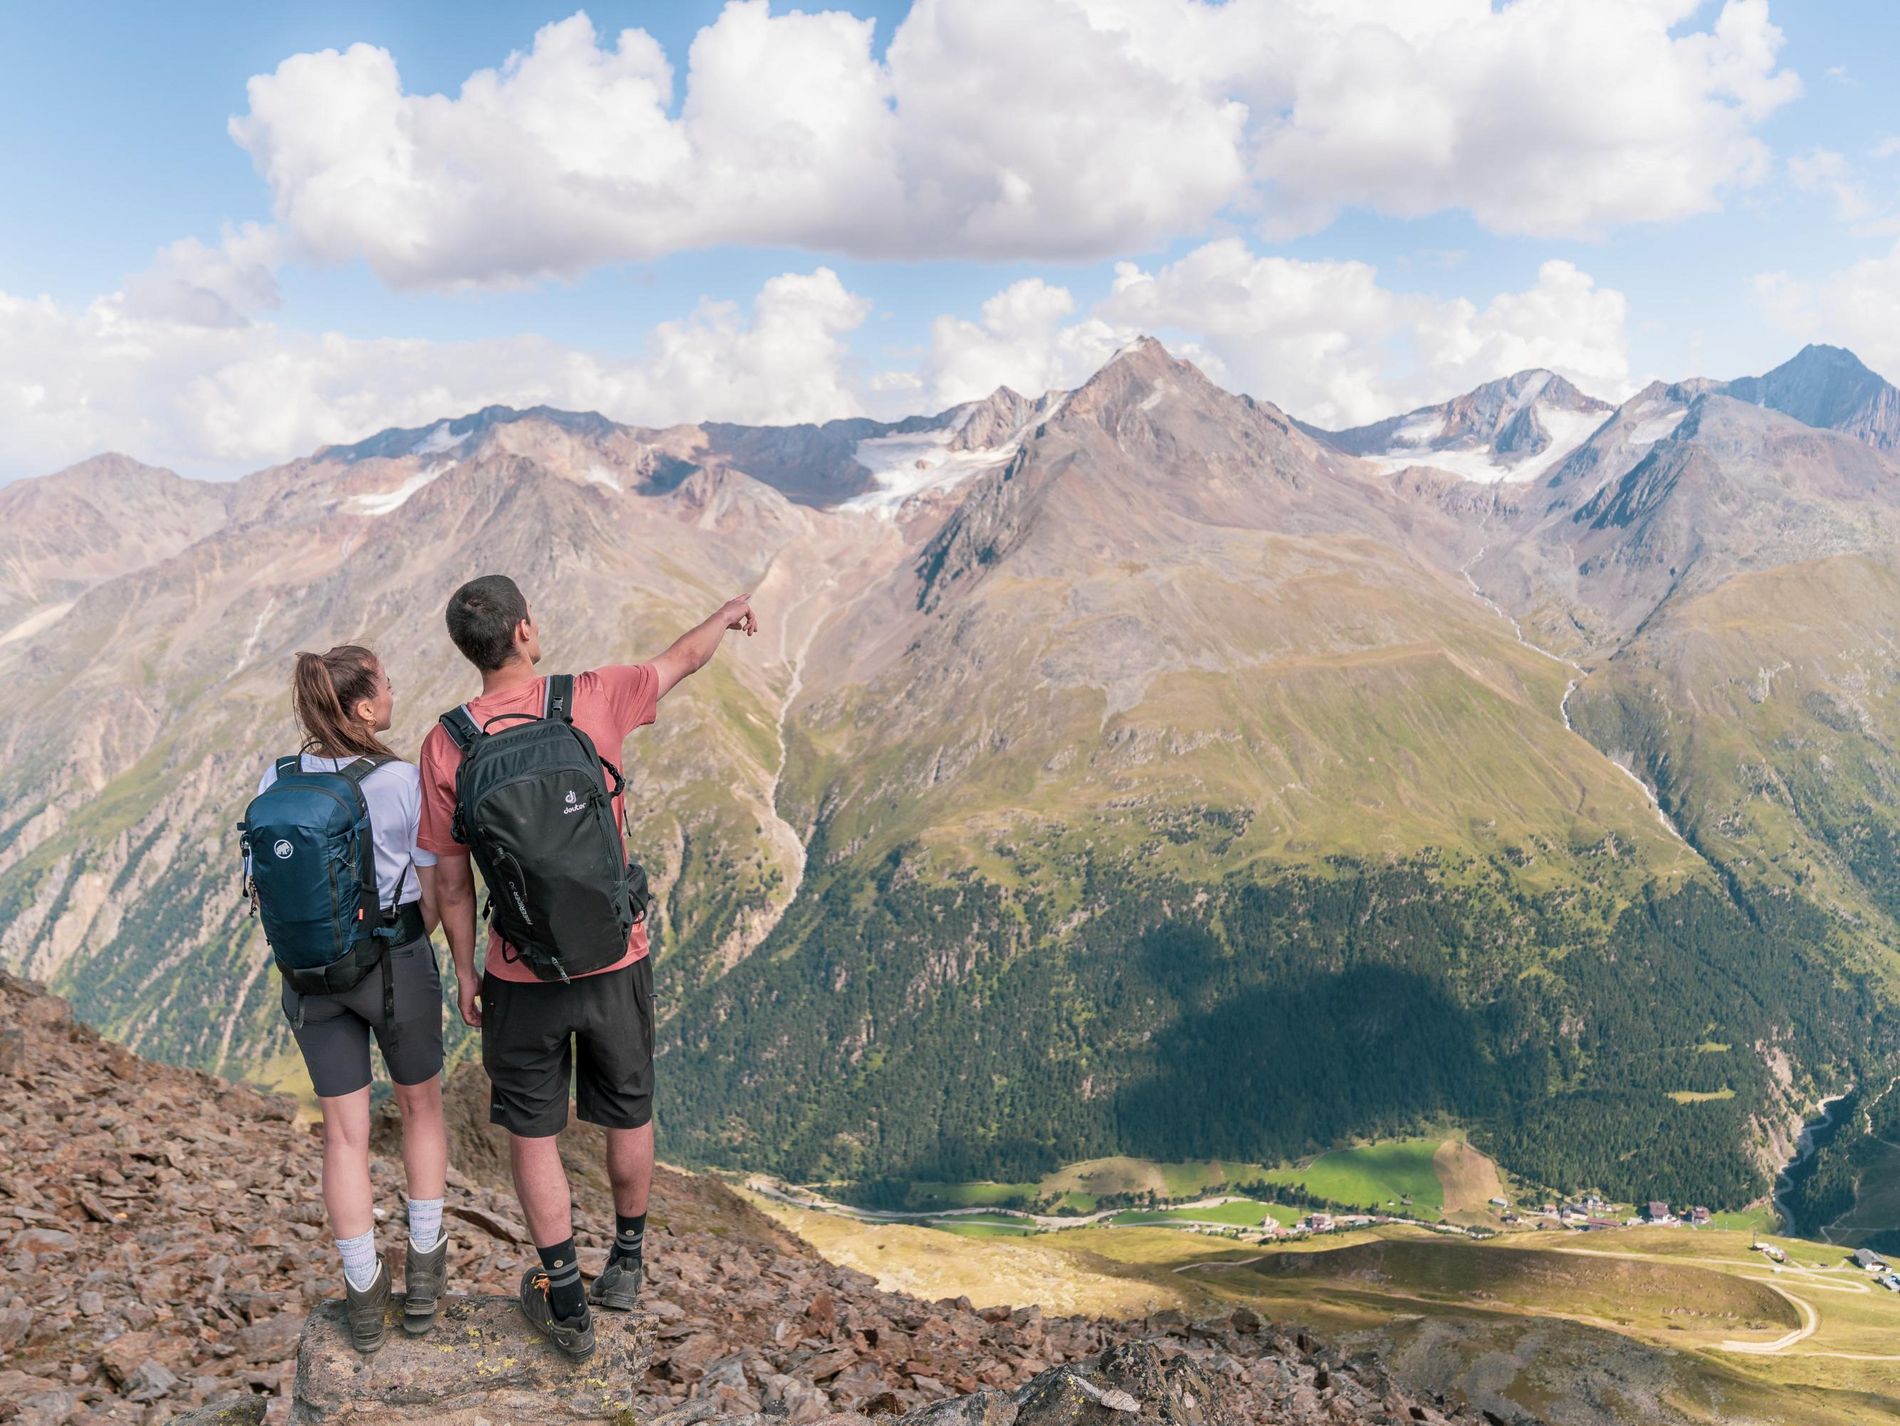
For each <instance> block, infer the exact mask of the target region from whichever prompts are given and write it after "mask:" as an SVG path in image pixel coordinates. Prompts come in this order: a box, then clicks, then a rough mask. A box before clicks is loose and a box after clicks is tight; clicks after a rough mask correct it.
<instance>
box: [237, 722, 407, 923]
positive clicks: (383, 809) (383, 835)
mask: <svg viewBox="0 0 1900 1426" xmlns="http://www.w3.org/2000/svg"><path fill="white" fill-rule="evenodd" d="M355 761H356V759H355V758H354V757H347V758H324V757H318V756H317V755H316V754H315V753H305V754H304V755H303V770H304V771H305V772H336V771H338V770H340V769H341V768H344V767H346V766H348V765H349V764H350V763H353V762H355ZM275 781H277V764H276V762H275V761H274V760H273V761H272V763H271V765H270V766H269V767H267V768H265V769H264V775H263V776H262V777H261V778H259V779H258V781H257V790H258V791H259V792H262V791H263V790H264V789H265V788H267V787H269V786H270V785H271V784H272V783H273V782H275ZM362 788H363V801H364V803H365V805H367V806H368V808H369V830H370V840H371V841H373V842H374V843H375V844H376V895H377V897H378V898H379V899H380V900H381V901H382V903H383V905H384V906H388V905H391V904H392V902H391V898H392V897H394V898H395V899H394V903H393V904H395V905H397V906H405V905H407V904H408V903H409V902H411V901H420V900H421V899H422V884H421V883H420V882H419V881H417V879H416V874H415V872H414V871H412V870H410V866H409V864H410V862H412V861H413V862H414V863H415V864H416V866H434V865H435V853H434V852H430V851H425V850H423V849H422V848H421V847H418V846H417V845H416V826H417V824H418V823H419V822H420V821H421V820H422V781H421V779H420V778H419V777H418V776H417V774H416V765H415V764H414V763H406V762H401V761H398V762H388V763H384V764H383V765H382V766H381V767H379V768H377V769H376V770H375V771H374V772H372V773H371V774H370V775H369V776H368V777H366V778H364V779H363V782H362ZM398 877H400V878H401V879H402V895H401V896H396V895H395V892H396V880H397V878H398Z"/></svg>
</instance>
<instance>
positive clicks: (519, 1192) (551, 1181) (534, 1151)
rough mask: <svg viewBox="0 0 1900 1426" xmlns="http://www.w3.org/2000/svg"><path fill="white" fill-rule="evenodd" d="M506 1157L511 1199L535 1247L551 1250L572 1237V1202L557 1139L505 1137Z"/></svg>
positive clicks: (550, 1137)
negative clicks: (512, 1187)
mask: <svg viewBox="0 0 1900 1426" xmlns="http://www.w3.org/2000/svg"><path fill="white" fill-rule="evenodd" d="M508 1157H509V1161H510V1163H511V1165H512V1166H513V1168H514V1171H515V1196H516V1197H517V1198H519V1199H520V1200H521V1211H522V1213H523V1214H524V1215H526V1217H527V1220H528V1232H529V1234H530V1235H532V1237H533V1238H534V1245H535V1247H537V1248H552V1247H554V1246H556V1245H557V1244H560V1243H565V1242H566V1241H567V1240H568V1239H569V1238H571V1237H573V1236H574V1200H573V1198H572V1197H570V1195H569V1192H568V1187H567V1170H566V1169H565V1168H563V1167H562V1166H561V1146H560V1140H559V1139H558V1138H557V1137H556V1136H555V1135H553V1134H549V1135H548V1136H547V1137H546V1138H542V1139H524V1138H522V1137H521V1136H520V1135H519V1134H510V1135H509V1136H508Z"/></svg>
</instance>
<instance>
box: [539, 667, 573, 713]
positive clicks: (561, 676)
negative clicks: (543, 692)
mask: <svg viewBox="0 0 1900 1426" xmlns="http://www.w3.org/2000/svg"><path fill="white" fill-rule="evenodd" d="M541 716H542V717H543V718H558V719H559V720H560V721H561V722H563V723H572V722H573V721H574V675H573V674H571V673H556V674H550V675H549V676H548V692H547V706H546V707H545V708H543V709H542V711H541Z"/></svg>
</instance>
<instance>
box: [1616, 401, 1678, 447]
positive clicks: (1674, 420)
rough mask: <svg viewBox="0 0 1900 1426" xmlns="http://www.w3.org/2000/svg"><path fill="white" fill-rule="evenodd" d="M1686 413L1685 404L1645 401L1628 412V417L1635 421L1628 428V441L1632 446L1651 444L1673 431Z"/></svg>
mask: <svg viewBox="0 0 1900 1426" xmlns="http://www.w3.org/2000/svg"><path fill="white" fill-rule="evenodd" d="M1688 414H1689V408H1688V407H1687V406H1686V405H1685V406H1677V405H1672V404H1670V403H1667V402H1662V401H1646V402H1644V403H1643V404H1642V405H1641V406H1638V407H1637V408H1636V409H1635V410H1634V411H1631V412H1630V413H1629V418H1630V419H1631V420H1633V421H1634V422H1635V423H1636V424H1635V425H1634V426H1632V427H1631V428H1630V433H1629V443H1630V444H1631V445H1633V446H1652V445H1654V444H1655V443H1656V442H1657V441H1660V440H1662V439H1663V438H1664V437H1666V436H1669V435H1671V434H1672V433H1674V431H1675V429H1676V427H1678V426H1680V425H1681V424H1682V418H1683V417H1684V416H1687V415H1688Z"/></svg>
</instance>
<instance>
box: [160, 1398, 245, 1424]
mask: <svg viewBox="0 0 1900 1426" xmlns="http://www.w3.org/2000/svg"><path fill="white" fill-rule="evenodd" d="M266 1404H267V1403H266V1402H265V1399H264V1398H263V1397H261V1396H248V1395H247V1396H227V1397H225V1398H223V1399H222V1400H219V1401H208V1402H206V1403H205V1404H204V1405H203V1406H200V1407H198V1408H197V1409H196V1410H194V1411H187V1412H185V1413H184V1414H183V1415H182V1416H174V1417H172V1419H171V1421H170V1423H169V1426H262V1422H263V1420H264V1408H265V1405H266Z"/></svg>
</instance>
